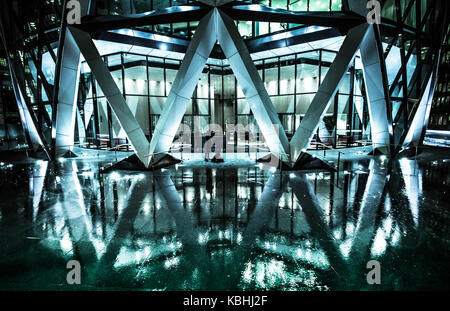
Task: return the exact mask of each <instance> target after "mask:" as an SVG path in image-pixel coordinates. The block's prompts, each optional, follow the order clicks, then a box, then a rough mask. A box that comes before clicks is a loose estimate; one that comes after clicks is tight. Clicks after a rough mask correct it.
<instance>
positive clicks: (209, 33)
mask: <svg viewBox="0 0 450 311" xmlns="http://www.w3.org/2000/svg"><path fill="white" fill-rule="evenodd" d="M215 15H216V12H215V11H211V12H210V13H208V14H207V15H206V16H205V17H203V19H202V20H201V21H200V23H199V25H198V27H197V28H196V30H195V34H194V37H193V38H192V40H191V42H190V44H189V47H188V49H187V51H186V54H185V57H184V59H183V62H182V63H181V66H180V69H179V70H178V72H177V75H176V77H175V81H174V82H173V85H172V87H171V89H170V93H169V96H168V97H167V100H166V102H165V104H164V108H163V111H162V113H161V116H160V118H159V120H158V123H157V124H156V128H155V131H154V132H153V137H152V141H151V143H150V152H151V153H152V154H153V153H154V157H153V160H152V163H156V162H157V161H158V160H159V159H160V158H161V157H162V156H163V154H164V153H167V152H169V150H170V147H171V145H172V142H173V139H174V137H175V135H176V133H177V131H178V127H179V126H180V124H181V121H182V119H183V116H184V114H185V112H186V108H187V106H188V104H189V102H190V101H191V97H192V94H193V93H194V90H195V87H196V85H197V83H198V80H199V79H200V75H201V74H202V71H203V69H204V67H205V65H206V61H207V60H208V57H209V54H210V53H211V51H212V49H213V47H214V44H215V43H216V23H215V19H216V18H215Z"/></svg>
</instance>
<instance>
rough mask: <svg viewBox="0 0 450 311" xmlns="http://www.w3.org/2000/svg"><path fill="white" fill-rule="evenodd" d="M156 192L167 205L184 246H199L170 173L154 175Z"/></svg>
mask: <svg viewBox="0 0 450 311" xmlns="http://www.w3.org/2000/svg"><path fill="white" fill-rule="evenodd" d="M154 180H155V186H156V192H157V193H158V194H159V195H160V197H161V199H162V200H163V201H164V203H165V205H164V206H165V207H167V209H168V210H169V211H170V214H171V215H172V217H173V219H174V220H175V224H176V226H177V234H178V236H179V237H180V239H181V240H182V241H183V244H185V245H189V246H193V245H196V244H197V240H196V238H195V235H194V230H193V228H192V223H191V218H190V216H189V215H188V214H187V213H186V211H185V210H184V208H183V202H181V199H180V196H179V195H178V191H177V189H176V188H175V185H174V183H173V181H172V179H170V173H169V172H168V171H164V172H161V173H156V172H155V175H154Z"/></svg>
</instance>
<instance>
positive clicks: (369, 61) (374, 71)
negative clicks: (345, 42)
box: [360, 25, 393, 155]
mask: <svg viewBox="0 0 450 311" xmlns="http://www.w3.org/2000/svg"><path fill="white" fill-rule="evenodd" d="M360 51H361V61H362V64H363V74H364V83H365V86H366V92H367V101H368V106H369V116H370V125H371V131H372V144H373V148H374V149H378V150H379V151H381V152H382V153H383V154H386V155H390V151H391V144H393V128H392V113H391V109H390V108H389V107H390V106H391V104H390V102H391V100H390V96H389V89H388V88H389V87H388V84H387V77H386V75H385V72H386V71H385V68H386V66H385V62H384V58H383V54H382V53H383V49H382V47H381V42H380V41H379V36H377V29H376V26H373V25H372V26H370V27H369V29H368V31H367V35H366V37H365V38H364V40H363V42H362V44H361V47H360Z"/></svg>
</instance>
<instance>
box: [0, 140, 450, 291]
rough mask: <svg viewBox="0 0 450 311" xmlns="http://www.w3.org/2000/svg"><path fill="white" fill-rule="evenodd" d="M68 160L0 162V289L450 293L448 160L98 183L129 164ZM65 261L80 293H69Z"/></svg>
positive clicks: (196, 168)
mask: <svg viewBox="0 0 450 311" xmlns="http://www.w3.org/2000/svg"><path fill="white" fill-rule="evenodd" d="M75 152H76V153H78V154H79V155H82V156H83V157H79V158H76V159H61V160H60V161H58V163H49V162H46V161H36V160H29V159H23V160H20V158H19V157H17V158H16V159H14V158H11V157H10V158H8V159H3V160H1V159H0V161H3V162H1V163H0V289H3V290H5V289H12V290H16V289H17V290H30V289H31V290H43V289H50V290H71V289H74V290H80V289H81V290H97V289H98V290H103V289H126V290H222V289H225V290H227V289H242V290H260V289H264V290H352V289H364V290H416V289H447V290H448V289H449V288H450V285H449V284H450V282H449V281H450V267H449V262H450V260H449V259H450V256H449V250H450V232H449V229H448V225H449V222H450V208H449V203H448V202H449V200H448V198H449V190H450V189H449V188H450V174H449V173H450V166H449V164H450V151H449V150H448V149H438V148H435V149H431V148H429V149H426V150H425V151H424V152H423V153H422V154H420V155H419V156H417V157H416V158H411V159H408V158H401V159H397V160H394V161H392V163H390V164H389V161H388V160H387V159H385V158H384V157H375V158H373V157H369V156H367V155H366V153H365V152H363V151H362V150H360V149H352V150H344V151H342V154H341V161H342V162H341V164H340V168H341V170H340V171H339V172H337V173H330V172H319V171H317V172H307V173H304V172H303V173H302V172H280V171H275V170H273V169H268V168H266V167H261V166H260V165H257V164H256V163H254V162H253V161H252V159H251V157H249V158H246V159H244V160H238V159H236V158H232V157H230V158H229V159H228V160H227V161H226V162H225V163H224V164H212V163H210V162H209V163H207V165H206V166H205V165H202V164H205V163H202V162H201V160H199V159H190V160H186V161H185V162H183V163H182V164H180V165H177V166H176V167H171V168H169V169H163V170H160V171H156V172H126V171H114V172H110V173H103V172H102V170H101V168H102V167H103V166H107V165H109V164H110V163H113V162H115V161H116V159H117V160H120V159H122V158H124V157H125V156H127V155H128V154H125V153H118V154H114V153H105V152H97V151H95V152H94V151H90V150H80V149H78V150H75ZM82 153H84V154H82ZM317 153H318V154H317V156H320V154H319V153H320V152H317ZM326 159H327V160H329V161H336V159H337V153H336V152H334V153H333V152H330V153H328V155H326ZM390 166H391V168H390ZM73 259H75V260H78V261H79V262H80V263H81V266H82V272H81V285H68V284H67V282H66V275H67V273H68V272H69V269H67V268H66V264H67V262H68V261H70V260H73ZM372 259H375V260H378V261H379V262H380V264H381V271H382V280H381V285H368V284H367V281H366V275H367V273H368V272H369V270H368V269H367V268H366V264H367V262H368V261H369V260H372Z"/></svg>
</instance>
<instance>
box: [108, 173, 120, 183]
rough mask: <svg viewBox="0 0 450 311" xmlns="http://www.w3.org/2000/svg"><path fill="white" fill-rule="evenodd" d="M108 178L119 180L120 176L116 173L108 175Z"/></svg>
mask: <svg viewBox="0 0 450 311" xmlns="http://www.w3.org/2000/svg"><path fill="white" fill-rule="evenodd" d="M109 178H111V180H116V181H117V180H120V175H119V174H118V173H117V172H112V173H111V175H109Z"/></svg>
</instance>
